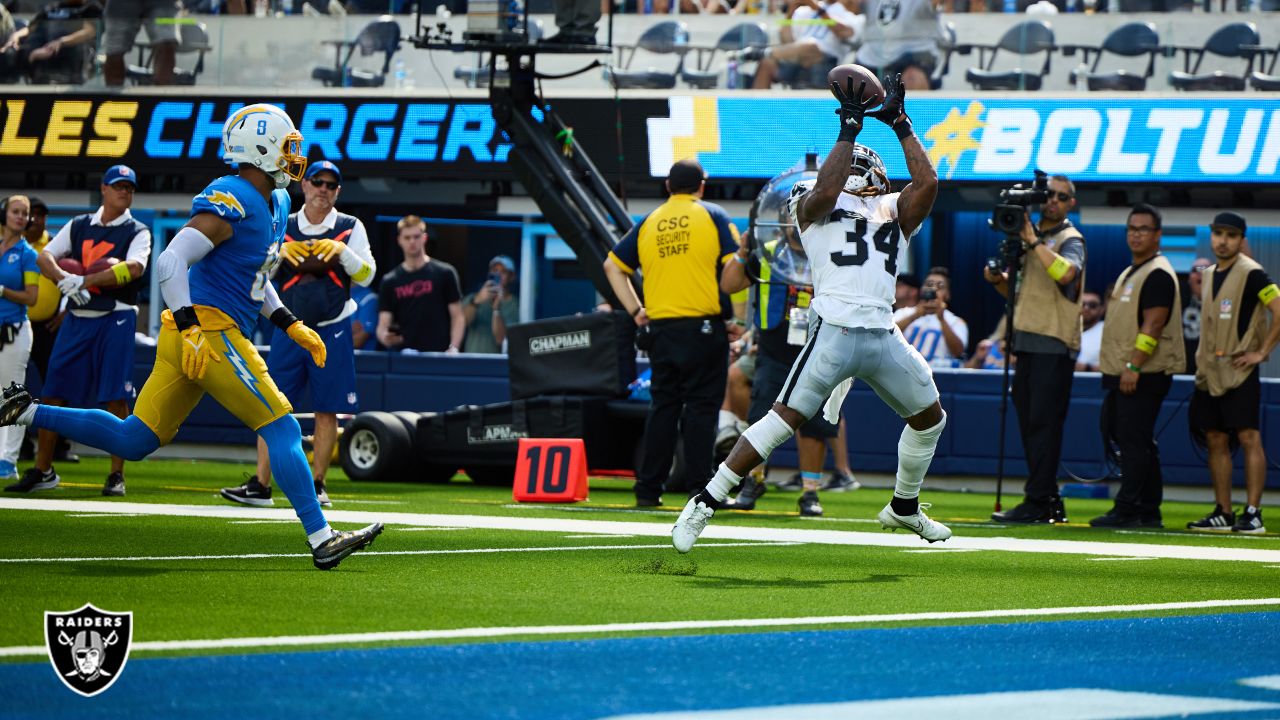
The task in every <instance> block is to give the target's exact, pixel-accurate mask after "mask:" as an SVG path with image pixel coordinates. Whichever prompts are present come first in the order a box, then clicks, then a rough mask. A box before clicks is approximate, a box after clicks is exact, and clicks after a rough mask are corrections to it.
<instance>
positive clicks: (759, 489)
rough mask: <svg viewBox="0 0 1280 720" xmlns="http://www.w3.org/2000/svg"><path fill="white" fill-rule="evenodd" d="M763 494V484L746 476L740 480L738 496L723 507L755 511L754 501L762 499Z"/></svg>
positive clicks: (764, 489)
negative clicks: (740, 485)
mask: <svg viewBox="0 0 1280 720" xmlns="http://www.w3.org/2000/svg"><path fill="white" fill-rule="evenodd" d="M765 492H766V488H765V486H764V483H762V482H760V481H759V480H757V479H756V478H754V477H752V476H751V475H748V476H746V477H745V478H743V479H742V487H741V488H740V489H739V490H738V496H737V497H735V498H734V499H732V500H730V501H728V502H726V503H725V505H724V506H725V507H727V508H729V509H730V510H755V509H756V500H759V499H760V498H762V497H764V494H765Z"/></svg>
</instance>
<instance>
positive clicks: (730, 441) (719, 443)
mask: <svg viewBox="0 0 1280 720" xmlns="http://www.w3.org/2000/svg"><path fill="white" fill-rule="evenodd" d="M740 437H742V430H740V429H739V428H738V425H737V423H730V424H728V425H725V426H724V427H722V428H720V431H719V432H717V433H716V455H728V454H729V451H731V450H733V446H734V445H736V444H737V443H738V438H740Z"/></svg>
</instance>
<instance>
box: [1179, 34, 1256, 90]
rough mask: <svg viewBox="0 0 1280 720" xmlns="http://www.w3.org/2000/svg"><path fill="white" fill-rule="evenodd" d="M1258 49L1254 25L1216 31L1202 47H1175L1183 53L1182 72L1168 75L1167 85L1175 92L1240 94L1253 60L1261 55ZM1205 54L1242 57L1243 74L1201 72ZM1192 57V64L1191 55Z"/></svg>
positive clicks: (1251, 68) (1217, 71)
mask: <svg viewBox="0 0 1280 720" xmlns="http://www.w3.org/2000/svg"><path fill="white" fill-rule="evenodd" d="M1257 46H1258V28H1257V26H1256V25H1254V24H1253V23H1231V24H1230V25H1224V26H1223V27H1221V28H1218V30H1217V31H1216V32H1214V33H1213V35H1211V36H1209V39H1208V40H1206V41H1205V43H1204V45H1203V46H1202V47H1201V46H1177V47H1175V48H1174V49H1175V50H1177V51H1179V52H1182V53H1183V63H1182V71H1177V70H1175V71H1173V72H1171V73H1169V84H1170V85H1172V86H1173V87H1174V88H1176V89H1178V90H1209V91H1217V92H1222V91H1230V92H1239V91H1241V90H1244V88H1245V84H1246V81H1247V78H1248V77H1249V75H1250V74H1251V73H1252V72H1253V61H1254V59H1255V58H1260V57H1262V55H1263V53H1262V52H1261V51H1259V50H1253V49H1250V48H1255V47H1257ZM1205 53H1209V54H1212V55H1217V56H1219V57H1225V58H1244V59H1245V61H1246V67H1245V70H1244V72H1242V73H1240V74H1239V75H1235V74H1232V73H1229V72H1224V71H1222V70H1216V71H1214V72H1209V73H1201V72H1200V64H1201V63H1202V62H1204V56H1205ZM1192 55H1195V57H1196V59H1195V63H1194V64H1192V62H1191V56H1192Z"/></svg>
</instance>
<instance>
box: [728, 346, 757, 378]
mask: <svg viewBox="0 0 1280 720" xmlns="http://www.w3.org/2000/svg"><path fill="white" fill-rule="evenodd" d="M733 366H734V367H736V368H738V370H739V371H741V372H742V375H743V377H745V378H746V379H747V382H749V383H754V382H755V380H756V356H755V355H753V354H751V353H743V354H742V356H741V357H739V358H738V359H737V360H735V361H734V362H733Z"/></svg>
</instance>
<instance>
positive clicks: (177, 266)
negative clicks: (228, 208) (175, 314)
mask: <svg viewBox="0 0 1280 720" xmlns="http://www.w3.org/2000/svg"><path fill="white" fill-rule="evenodd" d="M212 249H213V241H212V240H210V239H209V238H208V237H206V236H205V234H204V233H202V232H200V231H199V230H196V229H195V228H193V227H184V228H182V229H181V230H179V231H178V234H177V235H174V236H173V239H172V240H170V241H169V245H168V246H167V247H166V248H165V249H164V252H162V253H160V259H159V260H157V261H156V272H157V273H158V279H159V281H160V296H161V297H163V298H164V302H165V305H168V306H169V307H170V308H173V309H175V310H177V309H178V308H184V307H189V306H190V305H191V285H190V283H189V282H188V281H187V270H188V269H190V267H191V266H192V265H195V264H196V263H197V262H199V261H200V259H201V258H203V257H204V256H205V255H208V254H209V251H210V250H212Z"/></svg>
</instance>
